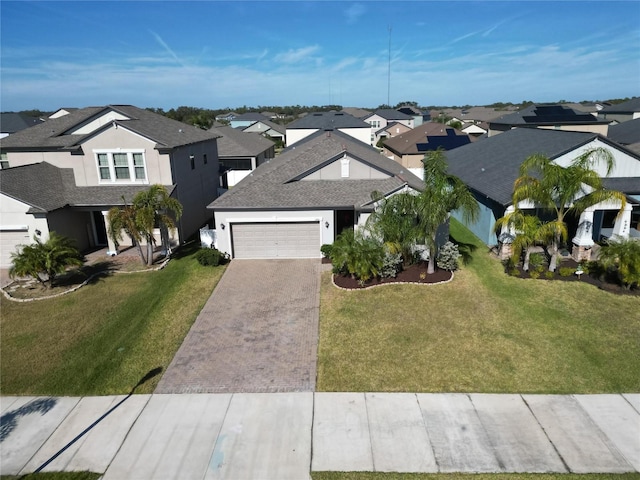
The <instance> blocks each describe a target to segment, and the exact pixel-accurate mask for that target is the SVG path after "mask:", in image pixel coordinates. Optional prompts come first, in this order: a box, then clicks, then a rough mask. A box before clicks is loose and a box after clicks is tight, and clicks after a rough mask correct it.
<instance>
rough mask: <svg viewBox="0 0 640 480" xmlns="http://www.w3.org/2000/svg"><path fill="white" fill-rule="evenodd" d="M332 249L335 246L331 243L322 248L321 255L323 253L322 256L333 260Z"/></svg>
mask: <svg viewBox="0 0 640 480" xmlns="http://www.w3.org/2000/svg"><path fill="white" fill-rule="evenodd" d="M332 248H333V245H331V244H330V243H325V244H324V245H322V246H321V247H320V253H322V256H323V257H325V258H331V249H332Z"/></svg>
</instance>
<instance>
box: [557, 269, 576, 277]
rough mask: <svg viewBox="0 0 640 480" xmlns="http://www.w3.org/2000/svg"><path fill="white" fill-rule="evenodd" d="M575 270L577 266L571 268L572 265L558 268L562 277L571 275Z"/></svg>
mask: <svg viewBox="0 0 640 480" xmlns="http://www.w3.org/2000/svg"><path fill="white" fill-rule="evenodd" d="M575 271H576V270H575V268H571V267H560V268H559V269H558V273H559V274H560V276H561V277H570V276H571V275H573V274H574V273H575Z"/></svg>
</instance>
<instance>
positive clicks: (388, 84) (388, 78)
mask: <svg viewBox="0 0 640 480" xmlns="http://www.w3.org/2000/svg"><path fill="white" fill-rule="evenodd" d="M388 28H389V62H388V73H387V106H388V107H391V25H389V27H388Z"/></svg>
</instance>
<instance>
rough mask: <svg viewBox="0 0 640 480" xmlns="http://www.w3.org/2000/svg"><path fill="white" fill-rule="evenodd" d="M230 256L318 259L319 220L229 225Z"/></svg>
mask: <svg viewBox="0 0 640 480" xmlns="http://www.w3.org/2000/svg"><path fill="white" fill-rule="evenodd" d="M231 243H232V247H233V257H234V258H238V259H248V258H319V257H320V256H321V255H320V224H319V222H317V221H316V222H269V223H265V222H255V223H233V224H231Z"/></svg>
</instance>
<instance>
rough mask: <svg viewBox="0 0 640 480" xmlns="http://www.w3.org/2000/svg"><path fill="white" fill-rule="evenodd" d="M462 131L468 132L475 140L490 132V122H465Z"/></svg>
mask: <svg viewBox="0 0 640 480" xmlns="http://www.w3.org/2000/svg"><path fill="white" fill-rule="evenodd" d="M460 131H461V132H462V133H466V134H467V135H469V137H470V138H471V139H472V140H473V139H475V138H480V137H482V136H484V135H486V134H487V133H489V124H488V123H486V122H480V123H474V122H470V123H463V124H462V128H461V129H460Z"/></svg>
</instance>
